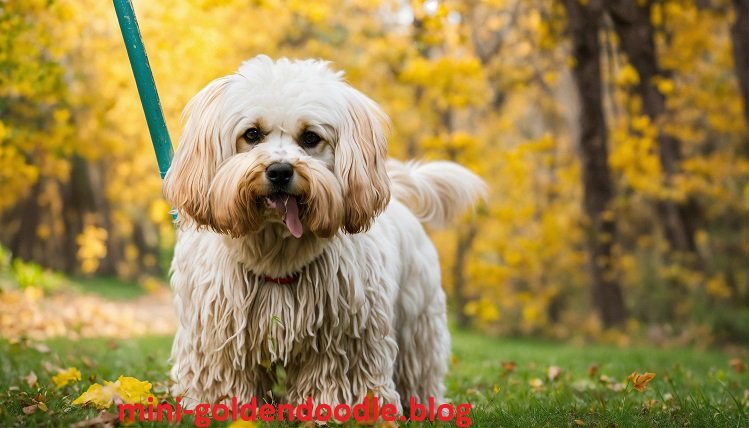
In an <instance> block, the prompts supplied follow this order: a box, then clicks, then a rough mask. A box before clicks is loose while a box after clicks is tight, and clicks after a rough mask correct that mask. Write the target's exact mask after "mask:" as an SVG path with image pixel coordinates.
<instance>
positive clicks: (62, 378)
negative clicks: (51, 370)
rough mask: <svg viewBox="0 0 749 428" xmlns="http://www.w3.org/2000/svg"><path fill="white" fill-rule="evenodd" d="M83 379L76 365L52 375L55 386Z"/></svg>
mask: <svg viewBox="0 0 749 428" xmlns="http://www.w3.org/2000/svg"><path fill="white" fill-rule="evenodd" d="M79 380H81V372H80V371H78V369H77V368H75V367H69V368H68V369H67V370H60V372H59V373H58V374H56V375H54V376H52V382H54V383H55V386H56V387H58V388H62V387H64V386H65V385H67V384H69V383H71V382H78V381H79Z"/></svg>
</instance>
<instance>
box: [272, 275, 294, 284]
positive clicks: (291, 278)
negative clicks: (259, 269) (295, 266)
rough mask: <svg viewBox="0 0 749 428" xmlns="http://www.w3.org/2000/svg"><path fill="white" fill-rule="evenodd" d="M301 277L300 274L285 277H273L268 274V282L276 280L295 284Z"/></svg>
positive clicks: (276, 281)
mask: <svg viewBox="0 0 749 428" xmlns="http://www.w3.org/2000/svg"><path fill="white" fill-rule="evenodd" d="M298 279H299V274H294V275H291V276H285V277H283V278H273V277H272V276H266V277H265V281H266V282H275V283H276V284H293V283H295V282H296V281H297V280H298Z"/></svg>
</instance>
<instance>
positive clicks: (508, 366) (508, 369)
mask: <svg viewBox="0 0 749 428" xmlns="http://www.w3.org/2000/svg"><path fill="white" fill-rule="evenodd" d="M517 366H518V365H517V363H515V361H502V370H504V371H505V373H512V372H514V371H515V368H517Z"/></svg>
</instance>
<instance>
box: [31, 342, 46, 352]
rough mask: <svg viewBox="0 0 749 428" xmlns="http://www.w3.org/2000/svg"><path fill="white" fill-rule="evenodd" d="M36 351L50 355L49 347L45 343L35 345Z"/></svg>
mask: <svg viewBox="0 0 749 428" xmlns="http://www.w3.org/2000/svg"><path fill="white" fill-rule="evenodd" d="M34 349H36V350H37V351H39V352H41V353H42V354H49V346H47V345H45V344H44V343H37V344H36V345H34Z"/></svg>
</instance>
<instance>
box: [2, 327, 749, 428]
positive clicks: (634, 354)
mask: <svg viewBox="0 0 749 428" xmlns="http://www.w3.org/2000/svg"><path fill="white" fill-rule="evenodd" d="M45 345H46V346H47V347H48V348H49V350H47V349H46V348H45V347H43V346H42V347H39V346H36V347H35V346H29V345H28V344H27V345H22V344H9V343H8V342H4V341H2V342H0V426H12V425H16V426H68V425H70V424H71V423H73V422H76V421H81V420H85V419H88V418H92V417H94V416H96V415H97V412H96V411H95V410H93V409H85V408H83V409H82V408H79V407H77V406H71V405H70V402H71V401H72V400H73V399H75V398H76V397H77V396H78V395H80V393H81V392H82V391H84V390H85V389H86V388H87V387H88V385H89V384H90V383H92V382H101V380H114V379H116V378H117V377H118V376H119V375H123V374H124V375H129V376H134V377H137V378H138V379H142V380H149V381H151V382H153V383H154V385H155V386H154V388H155V390H157V391H158V390H163V389H165V386H166V381H167V370H168V364H167V357H168V355H169V348H170V346H171V338H170V337H158V336H157V337H139V338H134V339H130V340H111V339H86V340H80V341H76V342H72V341H69V340H65V339H54V340H49V341H47V342H45ZM37 348H38V349H37ZM453 348H454V358H453V365H452V368H451V371H450V374H449V376H448V379H447V385H448V394H449V396H450V397H451V398H452V400H453V402H456V403H458V402H469V403H471V404H472V405H473V409H472V411H471V415H470V416H471V419H472V421H473V426H478V427H547V426H548V427H565V426H572V427H577V426H589V427H643V426H646V427H649V426H652V427H656V426H657V427H671V426H673V427H677V426H678V427H682V426H691V427H703V426H704V427H742V426H749V417H748V416H747V411H748V410H749V407H747V400H749V397H747V395H748V394H749V392H747V390H749V372H744V373H738V372H737V371H735V370H732V369H731V367H730V366H729V363H728V361H729V359H730V358H731V357H732V356H730V355H726V354H724V353H721V352H718V351H699V350H692V349H666V350H664V349H651V348H647V347H644V346H643V347H638V348H632V349H617V348H611V347H608V346H597V345H594V346H585V347H576V346H573V345H568V344H555V343H545V342H534V341H527V340H510V339H496V338H490V337H487V336H484V335H482V334H480V333H476V332H458V333H455V334H454V335H453ZM509 362H514V363H515V364H516V366H515V367H514V368H513V365H512V364H509ZM45 365H47V366H49V365H52V366H57V367H68V366H74V367H77V368H79V369H80V370H81V372H82V373H83V380H82V381H81V382H78V383H77V384H75V385H72V386H67V387H65V388H63V389H61V390H60V389H56V388H55V387H54V385H53V384H52V382H51V376H52V374H50V373H48V372H46V370H45V369H44V366H45ZM593 365H595V366H597V370H596V373H595V374H594V375H591V373H590V371H591V366H593ZM550 366H556V367H559V368H560V369H561V374H560V375H559V377H558V378H557V379H556V380H555V381H550V380H549V377H548V374H549V367H550ZM635 370H637V371H639V372H644V371H650V372H654V373H656V374H657V376H656V378H655V379H654V380H653V381H652V382H651V383H650V384H649V385H648V387H647V388H646V390H645V391H644V392H638V391H636V390H634V389H633V388H632V387H631V385H629V386H626V387H625V388H624V389H623V390H616V389H619V388H621V387H622V384H624V383H626V378H627V376H628V375H629V374H630V373H631V372H632V371H635ZM32 371H33V372H34V373H35V374H36V375H38V378H39V386H37V387H30V386H29V385H28V384H27V383H26V381H25V380H24V379H22V377H23V376H26V375H28V374H29V373H30V372H32ZM602 376H605V377H604V378H603V380H604V381H602V380H601V377H602ZM40 398H41V399H43V400H42V401H44V402H45V403H46V405H47V407H48V412H46V413H45V412H42V411H37V412H36V413H34V414H32V415H28V416H27V415H24V414H23V412H22V408H23V407H24V406H28V405H30V404H32V403H33V402H34V401H33V400H34V399H36V400H39V399H40ZM221 425H222V424H219V423H214V424H213V426H221ZM409 425H416V424H409ZM186 426H193V424H192V423H191V422H188V423H187V424H186Z"/></svg>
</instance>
